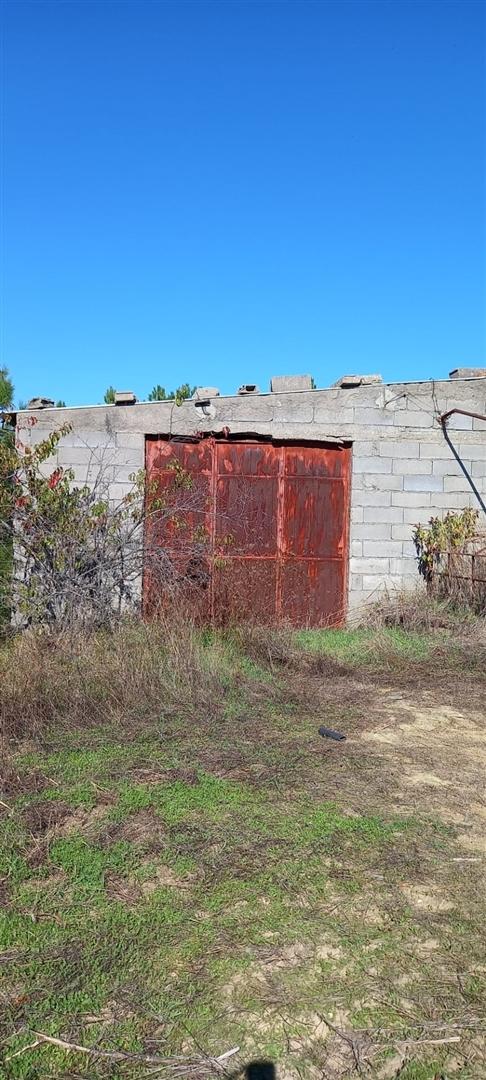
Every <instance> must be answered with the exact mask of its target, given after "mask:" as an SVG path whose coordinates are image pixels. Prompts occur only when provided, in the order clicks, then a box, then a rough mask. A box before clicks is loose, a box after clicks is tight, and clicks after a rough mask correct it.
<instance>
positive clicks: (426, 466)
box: [393, 457, 432, 476]
mask: <svg viewBox="0 0 486 1080" xmlns="http://www.w3.org/2000/svg"><path fill="white" fill-rule="evenodd" d="M393 472H394V473H399V474H400V475H401V476H426V475H427V474H428V473H431V472H432V462H431V461H429V460H427V458H419V457H415V458H397V459H396V460H394V461H393Z"/></svg>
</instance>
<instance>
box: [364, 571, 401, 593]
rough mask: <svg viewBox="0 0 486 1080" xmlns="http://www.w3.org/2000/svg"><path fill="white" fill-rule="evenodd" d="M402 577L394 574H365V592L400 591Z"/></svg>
mask: <svg viewBox="0 0 486 1080" xmlns="http://www.w3.org/2000/svg"><path fill="white" fill-rule="evenodd" d="M402 584H403V582H402V579H401V577H399V576H398V575H393V574H384V575H383V576H382V575H381V574H363V592H368V593H375V592H385V591H387V590H388V591H390V590H393V589H400V588H401V586H402Z"/></svg>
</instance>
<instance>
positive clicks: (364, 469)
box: [353, 456, 392, 473]
mask: <svg viewBox="0 0 486 1080" xmlns="http://www.w3.org/2000/svg"><path fill="white" fill-rule="evenodd" d="M391 467H392V463H391V460H390V459H388V458H381V457H366V456H364V457H354V458H353V473H391Z"/></svg>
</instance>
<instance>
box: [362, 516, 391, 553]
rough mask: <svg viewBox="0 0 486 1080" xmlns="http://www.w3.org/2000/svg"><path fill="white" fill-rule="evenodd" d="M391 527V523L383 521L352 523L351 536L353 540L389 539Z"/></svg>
mask: <svg viewBox="0 0 486 1080" xmlns="http://www.w3.org/2000/svg"><path fill="white" fill-rule="evenodd" d="M391 528H392V527H391V524H386V523H385V522H380V523H377V524H376V525H372V524H371V523H370V522H365V523H364V524H363V525H353V527H352V530H351V536H352V538H353V540H391ZM383 554H384V553H383ZM395 554H396V552H395ZM400 554H401V552H400Z"/></svg>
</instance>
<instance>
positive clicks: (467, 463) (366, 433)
mask: <svg viewBox="0 0 486 1080" xmlns="http://www.w3.org/2000/svg"><path fill="white" fill-rule="evenodd" d="M211 406H212V407H211V413H212V415H211V416H210V417H205V416H204V414H203V413H202V411H201V409H200V408H196V406H195V405H194V402H193V401H187V402H184V403H183V404H182V405H181V406H176V405H175V404H174V403H173V402H153V403H143V404H136V405H125V406H116V405H106V406H94V407H87V408H79V409H42V410H36V411H35V412H34V413H29V412H22V413H19V414H18V432H19V437H20V438H21V439H22V440H23V442H25V443H27V442H33V441H35V442H36V441H38V440H39V439H41V438H43V437H44V436H45V435H46V434H47V433H48V432H50V431H52V430H53V429H55V428H58V427H59V426H60V425H61V424H62V423H66V422H69V423H70V424H71V425H72V432H71V434H69V435H67V436H65V438H63V440H62V442H61V443H60V445H59V448H58V451H57V453H56V454H55V455H54V456H53V458H52V460H51V462H50V463H49V467H50V468H51V467H52V468H55V467H56V465H61V466H64V467H70V468H72V469H73V470H74V473H75V478H76V480H77V481H79V482H83V483H84V482H94V479H95V477H96V476H97V474H98V473H99V470H100V466H101V464H102V465H103V474H104V476H105V479H106V481H107V483H108V485H109V493H110V496H111V498H113V499H119V498H121V497H122V496H123V495H124V494H125V493H126V492H127V491H128V490H130V487H131V484H130V480H129V477H130V475H131V474H132V473H133V472H135V471H137V470H138V469H142V468H143V466H144V448H145V436H146V435H148V434H150V435H156V434H160V435H171V434H172V435H194V434H195V433H196V432H198V431H201V430H202V431H206V432H208V431H215V432H222V431H223V428H229V431H230V432H231V434H233V435H236V434H241V435H242V436H244V435H245V434H246V435H250V434H251V435H255V434H260V435H270V436H273V437H274V438H277V439H296V440H299V439H302V440H303V439H315V440H322V441H325V440H331V441H332V440H336V439H342V440H343V441H350V442H351V443H352V445H353V475H352V490H351V530H350V566H349V571H350V573H349V610H352V609H356V608H357V607H359V606H361V605H362V604H363V602H365V601H366V600H368V599H369V598H370V597H371V596H375V595H379V593H380V592H381V591H382V590H384V589H385V588H389V589H390V588H393V587H395V586H402V585H411V584H413V583H415V582H416V581H417V580H418V575H417V569H416V561H415V557H414V556H415V552H414V548H413V544H412V540H411V534H412V527H413V525H414V524H415V523H416V522H421V523H425V522H427V521H428V519H429V518H430V517H431V516H432V515H441V516H442V515H443V514H444V513H446V511H447V510H457V509H461V508H463V507H464V506H473V507H476V508H477V509H480V504H479V502H478V499H477V497H476V496H475V494H474V492H473V490H472V487H471V485H470V484H469V482H468V479H467V477H466V475H465V473H464V471H463V469H462V468H461V466H460V464H459V463H458V461H457V460H456V458H455V457H454V454H453V452H452V450H451V448H450V446H449V445H448V443H447V442H446V440H445V438H444V435H443V432H442V429H441V426H440V424H439V423H438V421H437V417H438V416H439V415H440V414H442V413H444V412H446V411H448V410H450V409H454V408H461V409H466V410H469V411H471V412H477V413H483V414H486V377H481V378H468V379H446V380H441V381H436V382H430V381H428V382H417V383H392V384H379V383H374V384H370V385H361V386H358V387H353V388H349V389H341V388H332V389H329V390H310V391H296V392H295V391H293V392H292V391H291V392H287V393H274V394H258V395H254V396H253V395H249V396H235V397H213V398H212V399H211ZM31 415H35V417H36V419H37V421H38V422H37V424H35V426H32V427H31V426H29V425H30V421H29V417H30V416H31ZM447 427H448V432H449V436H450V439H451V441H452V443H453V445H454V447H455V448H456V452H457V453H458V454H459V456H460V458H461V461H462V464H463V466H464V469H465V470H466V471H467V472H468V473H469V475H470V477H471V479H472V481H473V483H474V485H475V487H476V489H477V491H478V492H479V495H480V496H481V497H482V499H483V502H484V503H486V423H485V422H484V421H482V420H477V419H473V418H471V417H467V416H461V415H456V416H453V417H451V419H450V420H449V422H448V425H447ZM484 522H485V524H486V516H484Z"/></svg>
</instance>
